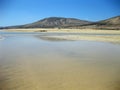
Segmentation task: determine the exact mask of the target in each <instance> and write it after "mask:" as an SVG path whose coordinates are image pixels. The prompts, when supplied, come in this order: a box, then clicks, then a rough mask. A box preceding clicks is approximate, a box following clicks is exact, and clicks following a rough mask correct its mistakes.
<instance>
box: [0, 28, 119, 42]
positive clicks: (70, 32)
mask: <svg viewBox="0 0 120 90" xmlns="http://www.w3.org/2000/svg"><path fill="white" fill-rule="evenodd" d="M4 31H5V32H10V33H12V32H17V33H19V32H22V33H26V32H27V33H29V32H30V33H32V32H33V33H34V32H35V33H45V34H46V35H45V36H40V35H38V36H39V37H40V38H41V39H45V40H74V41H75V40H88V41H100V42H112V43H120V30H92V29H52V28H51V29H50V28H49V29H44V28H36V29H5V30H3V32H4ZM49 33H53V35H52V34H50V35H49ZM55 33H57V34H55ZM59 33H63V34H62V35H61V34H59ZM64 33H65V34H64ZM74 33H75V34H74ZM33 35H34V34H33ZM2 38H3V37H2V36H1V37H0V40H1V39H2Z"/></svg>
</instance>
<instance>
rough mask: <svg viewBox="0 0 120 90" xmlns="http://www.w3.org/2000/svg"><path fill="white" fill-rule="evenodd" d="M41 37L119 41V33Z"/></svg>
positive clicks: (48, 38) (48, 37) (47, 38)
mask: <svg viewBox="0 0 120 90" xmlns="http://www.w3.org/2000/svg"><path fill="white" fill-rule="evenodd" d="M41 38H42V39H46V40H89V41H100V42H112V43H120V35H117V36H115V35H105V36H100V35H99V36H97V35H63V36H42V37H41Z"/></svg>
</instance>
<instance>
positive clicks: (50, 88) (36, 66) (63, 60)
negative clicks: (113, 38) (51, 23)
mask: <svg viewBox="0 0 120 90" xmlns="http://www.w3.org/2000/svg"><path fill="white" fill-rule="evenodd" d="M119 54H120V45H119V44H117V45H116V44H112V43H107V42H98V41H85V40H82V41H79V40H78V41H71V40H67V41H66V40H65V41H64V40H63V41H61V42H57V41H54V42H51V41H47V40H44V39H41V38H38V35H37V36H34V35H29V36H26V35H18V36H6V37H5V39H4V40H2V41H0V90H120V70H119V69H120V55H119Z"/></svg>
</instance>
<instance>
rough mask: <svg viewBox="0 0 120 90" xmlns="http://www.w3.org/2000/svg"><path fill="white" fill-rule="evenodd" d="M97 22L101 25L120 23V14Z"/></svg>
mask: <svg viewBox="0 0 120 90" xmlns="http://www.w3.org/2000/svg"><path fill="white" fill-rule="evenodd" d="M98 23H100V24H103V25H116V26H117V25H120V16H116V17H112V18H109V19H106V20H102V21H99V22H98Z"/></svg>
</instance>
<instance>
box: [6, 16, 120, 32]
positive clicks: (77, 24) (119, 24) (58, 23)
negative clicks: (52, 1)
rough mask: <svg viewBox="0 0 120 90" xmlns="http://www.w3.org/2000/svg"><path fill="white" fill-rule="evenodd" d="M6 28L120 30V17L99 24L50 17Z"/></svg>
mask: <svg viewBox="0 0 120 90" xmlns="http://www.w3.org/2000/svg"><path fill="white" fill-rule="evenodd" d="M4 28H8V29H10V28H73V29H74V28H79V29H103V30H104V29H108V30H120V16H116V17H112V18H109V19H106V20H101V21H98V22H90V21H86V20H79V19H75V18H63V17H49V18H44V19H42V20H39V21H37V22H34V23H31V24H26V25H18V26H10V27H4Z"/></svg>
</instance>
